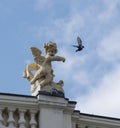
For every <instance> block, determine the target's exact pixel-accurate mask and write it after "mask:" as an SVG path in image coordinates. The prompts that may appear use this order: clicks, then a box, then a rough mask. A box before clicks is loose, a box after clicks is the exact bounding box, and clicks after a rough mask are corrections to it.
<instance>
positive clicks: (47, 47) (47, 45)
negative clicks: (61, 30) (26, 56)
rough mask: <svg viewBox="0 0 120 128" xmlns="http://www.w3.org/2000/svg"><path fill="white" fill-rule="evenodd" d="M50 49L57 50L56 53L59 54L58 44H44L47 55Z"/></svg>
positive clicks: (50, 42)
mask: <svg viewBox="0 0 120 128" xmlns="http://www.w3.org/2000/svg"><path fill="white" fill-rule="evenodd" d="M49 49H52V50H55V53H57V51H58V50H57V45H56V43H54V42H52V41H49V42H48V43H44V50H45V53H47V51H48V50H49Z"/></svg>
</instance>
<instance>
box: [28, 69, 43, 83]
mask: <svg viewBox="0 0 120 128" xmlns="http://www.w3.org/2000/svg"><path fill="white" fill-rule="evenodd" d="M42 76H43V73H42V71H41V70H38V71H37V72H36V73H35V75H34V77H33V78H32V79H31V81H30V83H31V84H34V82H35V81H36V80H38V79H40V78H41V77H42Z"/></svg>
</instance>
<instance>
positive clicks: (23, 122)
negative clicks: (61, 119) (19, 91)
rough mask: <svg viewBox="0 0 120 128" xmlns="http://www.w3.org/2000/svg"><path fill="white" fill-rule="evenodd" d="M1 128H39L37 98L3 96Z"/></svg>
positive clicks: (1, 100)
mask: <svg viewBox="0 0 120 128" xmlns="http://www.w3.org/2000/svg"><path fill="white" fill-rule="evenodd" d="M0 128H38V104H37V99H36V97H33V96H27V97H26V96H23V95H13V94H12V95H11V94H9V95H4V94H1V95H0Z"/></svg>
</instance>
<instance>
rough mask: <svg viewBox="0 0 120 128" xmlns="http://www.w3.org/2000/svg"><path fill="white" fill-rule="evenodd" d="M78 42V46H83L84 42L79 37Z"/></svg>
mask: <svg viewBox="0 0 120 128" xmlns="http://www.w3.org/2000/svg"><path fill="white" fill-rule="evenodd" d="M77 42H78V45H82V40H81V39H80V37H79V36H78V37H77Z"/></svg>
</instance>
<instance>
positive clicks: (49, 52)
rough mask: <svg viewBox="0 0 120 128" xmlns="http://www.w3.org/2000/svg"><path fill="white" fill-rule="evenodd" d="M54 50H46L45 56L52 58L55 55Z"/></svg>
mask: <svg viewBox="0 0 120 128" xmlns="http://www.w3.org/2000/svg"><path fill="white" fill-rule="evenodd" d="M55 53H56V52H55V50H54V49H48V51H47V55H49V56H54V55H55Z"/></svg>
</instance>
